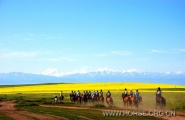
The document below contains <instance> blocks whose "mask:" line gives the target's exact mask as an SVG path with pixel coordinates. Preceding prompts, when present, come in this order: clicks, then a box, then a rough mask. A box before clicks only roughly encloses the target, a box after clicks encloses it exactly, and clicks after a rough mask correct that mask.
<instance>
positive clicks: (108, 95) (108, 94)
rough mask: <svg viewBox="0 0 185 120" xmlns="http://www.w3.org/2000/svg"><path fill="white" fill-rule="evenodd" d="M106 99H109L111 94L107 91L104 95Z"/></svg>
mask: <svg viewBox="0 0 185 120" xmlns="http://www.w3.org/2000/svg"><path fill="white" fill-rule="evenodd" d="M108 97H111V93H110V91H109V90H108V92H107V94H106V99H107V98H108Z"/></svg>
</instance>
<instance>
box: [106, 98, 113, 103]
mask: <svg viewBox="0 0 185 120" xmlns="http://www.w3.org/2000/svg"><path fill="white" fill-rule="evenodd" d="M106 100H107V104H108V105H113V99H112V97H107V99H106Z"/></svg>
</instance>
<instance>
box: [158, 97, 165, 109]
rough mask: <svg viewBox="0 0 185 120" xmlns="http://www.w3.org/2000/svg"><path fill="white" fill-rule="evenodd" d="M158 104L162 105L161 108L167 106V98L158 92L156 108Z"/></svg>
mask: <svg viewBox="0 0 185 120" xmlns="http://www.w3.org/2000/svg"><path fill="white" fill-rule="evenodd" d="M158 105H159V106H160V108H161V109H163V108H165V106H166V100H165V98H164V97H163V96H159V95H157V94H156V109H157V106H158Z"/></svg>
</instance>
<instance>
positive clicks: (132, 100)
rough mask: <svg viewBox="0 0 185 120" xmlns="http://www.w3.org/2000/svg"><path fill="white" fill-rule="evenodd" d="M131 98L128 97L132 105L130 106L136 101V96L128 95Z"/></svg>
mask: <svg viewBox="0 0 185 120" xmlns="http://www.w3.org/2000/svg"><path fill="white" fill-rule="evenodd" d="M128 97H129V98H128V103H129V105H130V107H132V103H134V102H135V99H134V97H133V96H130V95H129V96H128Z"/></svg>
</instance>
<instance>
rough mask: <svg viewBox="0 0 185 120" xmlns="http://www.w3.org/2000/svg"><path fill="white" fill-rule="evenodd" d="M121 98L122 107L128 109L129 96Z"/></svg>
mask: <svg viewBox="0 0 185 120" xmlns="http://www.w3.org/2000/svg"><path fill="white" fill-rule="evenodd" d="M122 98H123V103H124V107H127V108H128V104H129V99H130V98H129V96H128V95H127V96H125V97H123V96H122Z"/></svg>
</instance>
